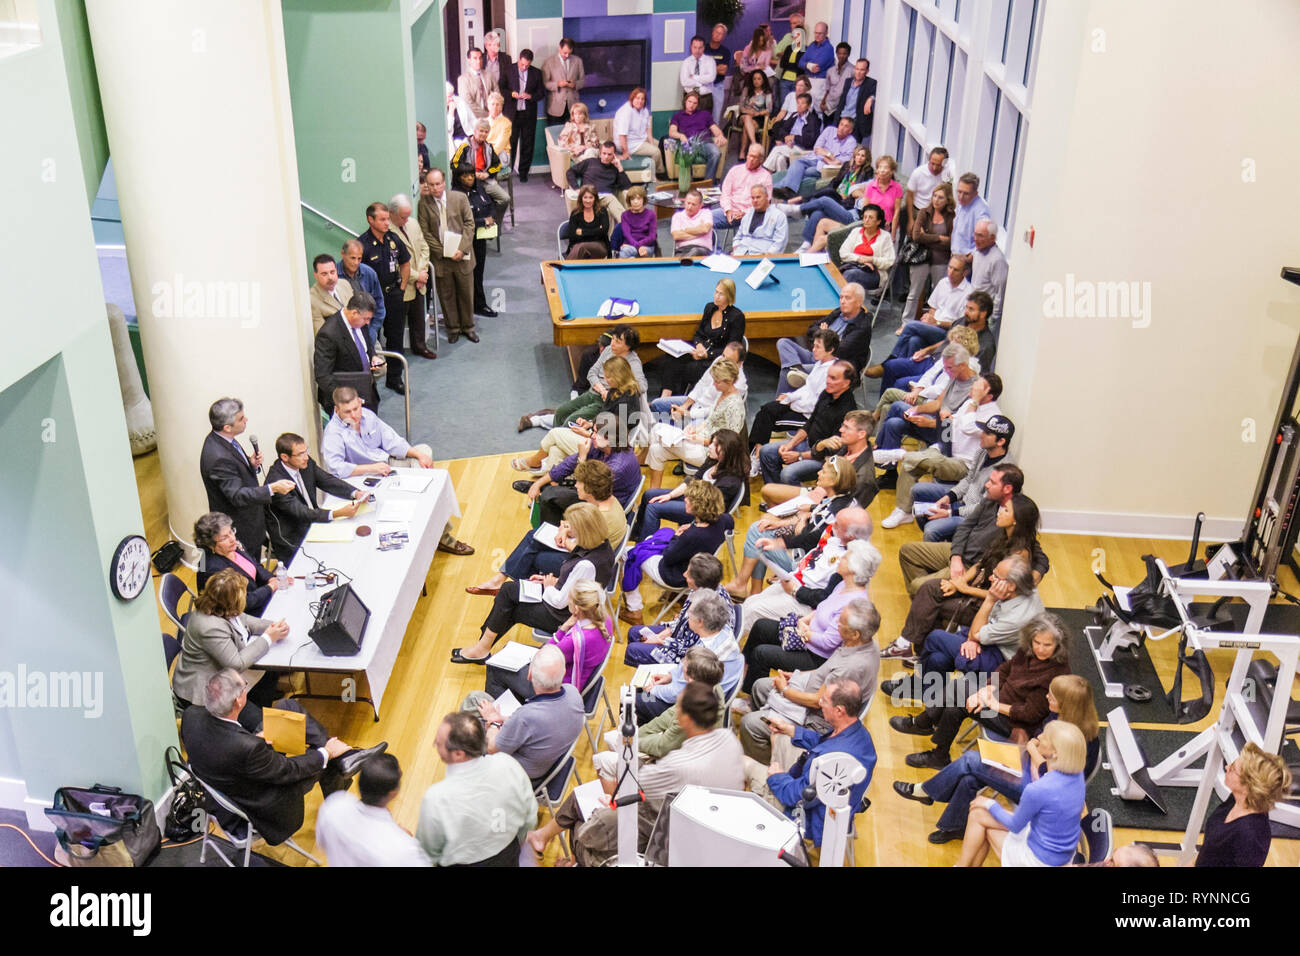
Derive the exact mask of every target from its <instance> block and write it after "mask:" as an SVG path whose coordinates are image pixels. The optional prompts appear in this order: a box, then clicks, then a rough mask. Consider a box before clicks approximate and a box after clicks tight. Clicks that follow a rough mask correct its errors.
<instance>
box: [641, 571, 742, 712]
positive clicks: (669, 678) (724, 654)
mask: <svg viewBox="0 0 1300 956" xmlns="http://www.w3.org/2000/svg"><path fill="white" fill-rule="evenodd" d="M735 621H736V612H735V609H734V608H733V607H732V605H731V602H730V601H726V600H724V599H723V598H722V597H721V596H720V595H719V594H718V592H717V591H701V593H700V594H697V595H696V596H695V597H694V598H692V600H691V606H690V609H689V610H688V611H687V613H686V623H687V626H689V627H690V629H691V630H692V631H694V632H695V634H696V635H697V636H698V637H699V639H700V642H699V643H700V646H702V647H707V648H708V649H709V650H711V651H713V653H714V654H716V655H717V657H718V660H719V661H721V662H722V690H723V694H724V695H725V694H729V693H730V692H731V691H732V690H733V689H734V688H735V687H736V685H737V684H739V683H740V678H741V676H742V675H743V674H744V671H745V659H744V658H743V657H741V656H740V645H738V644H737V643H736V635H735V631H734V627H735ZM683 664H684V662H682V661H678V662H677V663H676V664H674V665H673V670H672V673H670V674H655V675H654V676H653V677H651V678H650V683H648V684H646V686H645V689H644V690H641V691H639V692H638V693H637V695H636V716H637V723H638V725H640V724H645V723H648V722H649V721H651V720H653V719H654V718H656V717H658V716H659V715H660V714H662V713H663V712H664V711H665V710H667V709H668V708H669V707H671V706H672V705H673V702H674V701H675V700H677V695H678V694H680V693H681V691H682V689H683V688H684V687H685V686H686V685H687V683H689V681H688V680H687V678H686V673H685V667H684V666H683Z"/></svg>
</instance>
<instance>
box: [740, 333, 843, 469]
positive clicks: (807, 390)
mask: <svg viewBox="0 0 1300 956" xmlns="http://www.w3.org/2000/svg"><path fill="white" fill-rule="evenodd" d="M839 346H840V336H839V333H838V332H836V331H834V330H833V329H818V330H817V331H816V332H814V333H813V335H812V360H813V365H812V367H811V368H810V369H809V370H808V371H807V372H805V373H804V374H805V375H806V376H807V378H806V379H805V380H804V383H803V384H802V385H800V386H799V387H798V388H796V389H794V391H790V392H782V393H781V394H779V395H777V396H776V400H775V401H771V402H768V403H767V404H765V405H764V406H763V407H762V408H760V409H759V410H758V411H757V412H756V413H755V414H754V422H753V424H752V425H750V426H749V451H750V456H751V457H752V459H753V461H752V463H751V466H750V473H751V474H752V475H757V474H758V470H757V469H758V455H759V453H760V452H761V451H762V450H763V446H764V445H766V444H767V443H768V442H769V441H771V439H772V432H773V431H774V430H776V429H778V428H782V429H798V428H803V427H804V426H805V425H806V424H808V416H809V415H811V414H812V410H813V408H814V407H815V406H816V405H817V399H818V398H819V397H820V396H821V393H822V392H823V391H824V390H825V389H826V373H827V372H829V371H830V367H831V366H832V365H834V364H835V350H836V349H837V348H839Z"/></svg>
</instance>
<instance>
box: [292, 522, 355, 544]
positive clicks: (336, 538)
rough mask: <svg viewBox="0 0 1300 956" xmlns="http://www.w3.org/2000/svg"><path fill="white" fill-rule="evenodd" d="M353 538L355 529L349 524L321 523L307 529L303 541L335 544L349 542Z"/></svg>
mask: <svg viewBox="0 0 1300 956" xmlns="http://www.w3.org/2000/svg"><path fill="white" fill-rule="evenodd" d="M355 536H356V528H354V527H353V526H352V525H350V524H340V523H337V522H335V523H329V522H321V523H319V524H313V525H312V526H311V527H310V528H308V529H307V537H306V538H304V539H303V540H304V541H309V542H311V543H312V544H335V543H338V542H342V541H351V540H352V539H353V538H354V537H355Z"/></svg>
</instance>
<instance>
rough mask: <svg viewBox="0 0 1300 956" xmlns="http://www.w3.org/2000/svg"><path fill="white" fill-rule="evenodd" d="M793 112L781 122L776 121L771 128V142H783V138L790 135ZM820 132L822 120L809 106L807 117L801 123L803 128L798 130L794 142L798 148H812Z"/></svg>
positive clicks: (792, 125) (792, 124)
mask: <svg viewBox="0 0 1300 956" xmlns="http://www.w3.org/2000/svg"><path fill="white" fill-rule="evenodd" d="M795 116H796V114H795V113H791V114H790V115H789V116H787V117H785V119H783V120H781V122H779V123H777V124H776V126H775V127H774V128H773V130H772V142H773V144H776V143H783V142H785V138H786V137H787V136H789V135H790V130H792V129H793V128H794V121H795ZM821 132H822V120H821V117H820V116H819V115H818V113H817V111H816V110H815V109H812V108H809V110H808V119H807V120H806V121H805V122H804V124H803V130H802V131H800V133H799V137H798V138H797V139H796V140H795V141H794V144H795V145H796V146H798V147H799V148H800V149H812V148H813V147H814V146H816V145H817V137H818V136H820V135H821Z"/></svg>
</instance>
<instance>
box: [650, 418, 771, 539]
mask: <svg viewBox="0 0 1300 956" xmlns="http://www.w3.org/2000/svg"><path fill="white" fill-rule="evenodd" d="M696 478H698V479H699V480H701V481H707V482H709V483H710V484H712V485H716V486H717V489H718V491H720V492H721V493H722V501H723V505H724V509H725V510H730V508H731V506H732V504H733V503H734V502H735V500H736V495H737V494H740V493H742V492H743V491H747V490H748V488H749V456H748V455H747V454H746V453H745V443H744V441H743V440H742V439H741V437H740V436H739V435H738V434H736V433H735V432H734V431H732V430H731V429H730V428H720V429H718V430H717V431H716V432H714V434H713V438H712V439H710V441H709V457H708V458H706V459H705V461H704V464H702V465H701V466H700V470H699V471H698V472H696ZM688 484H689V482H685V481H683V482H682V483H681V484H679V485H677V486H676V487H675V488H672V489H666V488H651V489H649V490H648V491H646V492H645V494H643V495H642V496H641V509H640V517H639V519H638V521H637V524H636V525H635V526H634V527H635V529H636V530H634V531H633V532H632V540H633V541H641V540H642V539H644V538H647V537H649V536H650V535H652V534H654V532H656V531H658V530H659V524H660V522H662V521H665V520H667V521H671V522H673V523H674V524H681V523H682V522H683V521H685V520H686V488H687V485H688Z"/></svg>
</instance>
